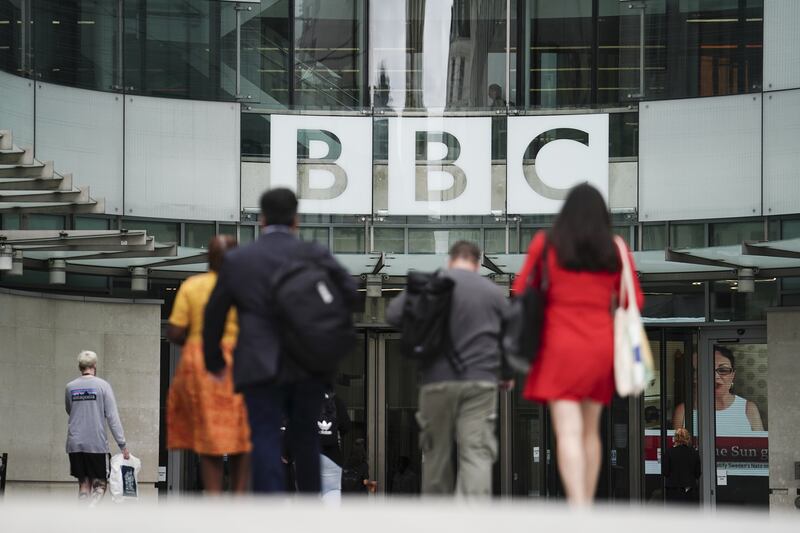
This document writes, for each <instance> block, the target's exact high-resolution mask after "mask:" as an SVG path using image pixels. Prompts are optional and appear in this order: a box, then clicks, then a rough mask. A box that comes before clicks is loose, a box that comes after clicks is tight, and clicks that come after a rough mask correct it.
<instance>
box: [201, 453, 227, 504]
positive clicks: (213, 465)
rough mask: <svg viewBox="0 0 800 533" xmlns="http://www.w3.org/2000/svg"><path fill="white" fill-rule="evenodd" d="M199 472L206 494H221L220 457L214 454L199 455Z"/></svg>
mask: <svg viewBox="0 0 800 533" xmlns="http://www.w3.org/2000/svg"><path fill="white" fill-rule="evenodd" d="M200 474H201V475H202V477H203V488H204V489H205V492H206V494H222V475H223V464H222V457H220V456H216V455H201V456H200Z"/></svg>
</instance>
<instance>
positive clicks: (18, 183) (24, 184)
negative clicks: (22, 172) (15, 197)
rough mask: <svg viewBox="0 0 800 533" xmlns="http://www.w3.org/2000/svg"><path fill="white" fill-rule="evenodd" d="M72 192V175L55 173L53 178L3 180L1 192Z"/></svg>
mask: <svg viewBox="0 0 800 533" xmlns="http://www.w3.org/2000/svg"><path fill="white" fill-rule="evenodd" d="M53 190H57V191H70V190H72V174H64V175H63V176H62V175H61V174H58V173H54V174H53V177H52V178H22V179H1V180H0V191H53Z"/></svg>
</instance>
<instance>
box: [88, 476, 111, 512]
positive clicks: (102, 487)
mask: <svg viewBox="0 0 800 533" xmlns="http://www.w3.org/2000/svg"><path fill="white" fill-rule="evenodd" d="M91 484H92V501H91V502H89V507H94V506H96V505H97V504H99V503H100V501H101V500H102V499H103V496H105V495H106V487H107V486H108V483H107V482H106V480H105V479H92V480H91Z"/></svg>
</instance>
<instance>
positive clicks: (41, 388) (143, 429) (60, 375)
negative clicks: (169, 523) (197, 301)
mask: <svg viewBox="0 0 800 533" xmlns="http://www.w3.org/2000/svg"><path fill="white" fill-rule="evenodd" d="M160 317H161V308H160V303H159V302H156V301H153V300H149V301H142V302H137V301H133V300H113V299H108V298H106V299H99V298H89V297H76V296H60V295H52V294H40V293H25V292H20V291H9V290H5V289H0V453H3V452H5V453H8V455H9V457H8V459H9V461H8V463H9V464H8V466H9V468H8V485H7V487H6V491H7V493H8V494H9V495H13V494H14V493H15V492H20V493H21V492H28V491H30V490H43V491H47V492H51V493H60V492H63V491H65V490H67V489H66V487H68V486H69V487H70V489H69V490H74V485H72V483H74V480H73V478H71V477H70V476H69V461H68V458H67V455H66V453H65V442H66V429H67V414H66V412H65V410H64V386H65V385H66V384H67V382H69V381H70V380H72V379H74V378H75V377H77V376H78V375H79V372H78V366H77V355H78V353H79V352H80V351H81V350H92V351H95V352H97V355H98V359H99V363H98V369H97V370H98V371H97V374H98V376H99V377H101V378H103V379H105V380H107V381H108V382H110V383H111V385H112V387H113V388H114V393H115V395H116V397H117V403H118V405H119V411H120V417H121V419H122V424H123V427H124V429H125V436H126V438H127V441H128V448H129V449H130V450H131V452H132V453H133V454H134V455H136V456H137V457H139V458H140V459H141V460H142V472H141V475H140V483H142V484H147V485H149V486H150V487H152V486H153V485H152V483H155V482H156V481H157V473H158V442H159V441H158V437H159V386H160V364H159V362H160ZM109 444H110V445H111V453H112V454H113V453H117V452H118V449H117V447H116V444H114V440H113V438H112V437H111V435H110V433H109ZM148 492H152V491H148Z"/></svg>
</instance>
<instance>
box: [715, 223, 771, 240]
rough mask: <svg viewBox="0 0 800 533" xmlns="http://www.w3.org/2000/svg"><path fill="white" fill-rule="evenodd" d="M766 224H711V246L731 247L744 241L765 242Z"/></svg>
mask: <svg viewBox="0 0 800 533" xmlns="http://www.w3.org/2000/svg"><path fill="white" fill-rule="evenodd" d="M763 240H764V223H763V222H761V221H758V222H726V223H722V224H711V246H729V245H734V244H742V243H743V242H744V241H763Z"/></svg>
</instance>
